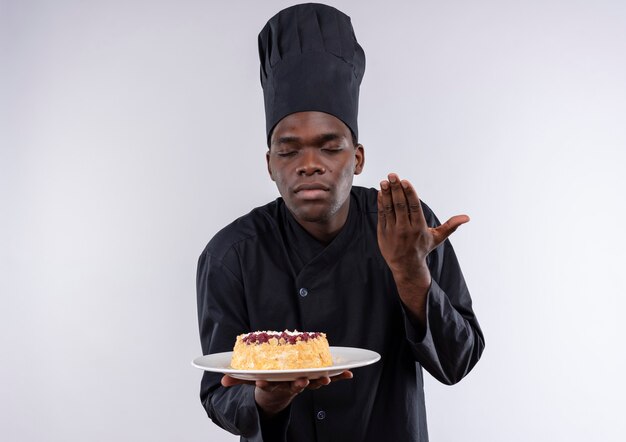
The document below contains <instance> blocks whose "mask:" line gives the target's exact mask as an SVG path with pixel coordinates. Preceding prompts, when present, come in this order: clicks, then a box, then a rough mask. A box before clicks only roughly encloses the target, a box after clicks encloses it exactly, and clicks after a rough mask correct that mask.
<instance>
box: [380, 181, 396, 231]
mask: <svg viewBox="0 0 626 442" xmlns="http://www.w3.org/2000/svg"><path fill="white" fill-rule="evenodd" d="M380 192H381V194H382V204H383V215H384V216H385V227H387V226H390V225H391V226H393V225H394V224H395V223H396V215H395V213H394V210H393V200H392V198H391V187H390V186H389V181H386V180H385V181H381V182H380Z"/></svg>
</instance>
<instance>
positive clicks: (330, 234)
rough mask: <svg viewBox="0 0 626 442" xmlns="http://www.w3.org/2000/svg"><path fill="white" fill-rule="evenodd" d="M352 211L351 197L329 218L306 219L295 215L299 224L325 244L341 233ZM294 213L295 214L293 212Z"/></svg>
mask: <svg viewBox="0 0 626 442" xmlns="http://www.w3.org/2000/svg"><path fill="white" fill-rule="evenodd" d="M349 212H350V198H348V199H347V200H346V202H345V203H343V205H342V206H341V207H340V208H339V210H338V211H337V212H336V213H335V214H334V215H333V216H332V217H331V219H329V220H325V221H305V220H301V219H298V217H296V216H294V217H293V218H294V219H295V220H296V222H297V223H298V224H300V225H301V226H302V228H303V229H304V230H306V231H307V233H308V234H309V235H311V236H312V237H313V238H315V239H316V240H318V241H319V242H321V243H322V244H324V245H328V244H330V242H331V241H332V240H333V239H335V237H336V236H337V235H338V234H339V232H340V231H341V229H342V228H343V226H344V225H345V224H346V221H347V220H348V213H349ZM292 215H293V214H292Z"/></svg>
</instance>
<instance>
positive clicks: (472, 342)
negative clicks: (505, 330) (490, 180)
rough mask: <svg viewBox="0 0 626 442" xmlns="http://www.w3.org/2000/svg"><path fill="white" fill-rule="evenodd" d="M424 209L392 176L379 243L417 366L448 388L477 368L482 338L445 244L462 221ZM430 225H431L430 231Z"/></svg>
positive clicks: (383, 197) (383, 200)
mask: <svg viewBox="0 0 626 442" xmlns="http://www.w3.org/2000/svg"><path fill="white" fill-rule="evenodd" d="M423 210H424V209H423V208H422V204H421V202H420V200H419V198H418V196H417V193H416V192H415V190H414V189H413V186H411V184H410V183H409V182H408V181H404V180H403V181H400V179H399V178H398V176H397V175H395V174H390V175H389V181H383V182H381V191H380V192H379V196H378V243H379V247H380V250H381V253H382V255H383V257H384V258H385V260H386V262H387V264H388V265H389V268H390V269H391V272H392V274H393V277H394V280H395V282H396V287H397V289H398V294H399V296H400V300H401V301H402V305H403V307H404V311H405V324H406V330H407V337H408V339H409V342H410V343H411V344H412V345H411V347H412V349H413V352H414V354H415V357H416V359H417V361H418V362H420V363H421V364H422V366H423V367H424V368H426V370H428V371H429V372H430V373H431V374H432V375H433V376H434V377H435V378H437V379H438V380H440V381H441V382H443V383H446V384H453V383H456V382H458V381H459V380H460V379H461V378H463V376H465V375H466V374H467V373H468V372H469V371H470V370H471V368H472V367H473V366H474V365H475V364H476V362H477V361H478V359H479V358H480V355H481V353H482V350H483V348H484V340H483V335H482V332H481V330H480V327H479V325H478V321H477V320H476V317H475V316H474V313H473V311H472V308H471V298H470V296H469V291H468V290H467V286H466V285H465V281H464V279H463V275H462V273H461V270H460V268H459V265H458V262H457V260H456V256H455V255H454V251H453V249H452V246H451V244H450V242H449V241H448V240H447V238H448V237H449V236H450V235H451V234H452V233H453V232H454V231H455V230H456V229H457V228H458V227H459V226H460V225H461V224H463V223H466V222H467V221H469V217H467V216H466V215H458V216H455V217H452V218H450V219H449V220H448V221H447V222H445V223H444V224H443V225H438V224H439V223H438V221H437V220H436V218H435V217H434V215H432V214H431V213H430V212H429V213H428V215H429V222H427V221H426V218H425V216H424V211H423ZM429 224H430V225H429Z"/></svg>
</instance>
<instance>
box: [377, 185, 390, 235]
mask: <svg viewBox="0 0 626 442" xmlns="http://www.w3.org/2000/svg"><path fill="white" fill-rule="evenodd" d="M376 203H377V205H378V227H379V229H383V230H384V229H385V228H386V227H387V217H386V216H385V211H384V209H383V192H382V190H379V191H378V197H377V198H376Z"/></svg>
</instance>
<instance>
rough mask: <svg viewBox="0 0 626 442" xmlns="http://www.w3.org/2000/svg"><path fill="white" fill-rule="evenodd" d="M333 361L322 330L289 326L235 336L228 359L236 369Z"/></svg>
mask: <svg viewBox="0 0 626 442" xmlns="http://www.w3.org/2000/svg"><path fill="white" fill-rule="evenodd" d="M332 364H333V361H332V357H331V355H330V347H329V345H328V340H327V339H326V334H325V333H318V332H299V331H289V330H285V331H283V332H279V331H257V332H252V333H246V334H243V335H239V336H237V341H236V342H235V348H234V349H233V355H232V359H231V362H230V365H231V367H232V368H235V369H238V370H297V369H303V368H320V367H329V366H331V365H332Z"/></svg>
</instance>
